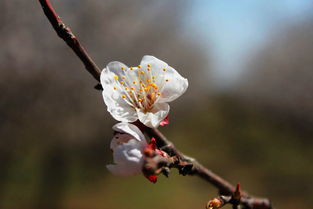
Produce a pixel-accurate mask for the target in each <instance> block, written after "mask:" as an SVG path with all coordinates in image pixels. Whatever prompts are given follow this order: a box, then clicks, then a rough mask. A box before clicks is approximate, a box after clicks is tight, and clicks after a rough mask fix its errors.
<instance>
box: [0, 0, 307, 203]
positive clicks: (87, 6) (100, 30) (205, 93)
mask: <svg viewBox="0 0 313 209" xmlns="http://www.w3.org/2000/svg"><path fill="white" fill-rule="evenodd" d="M51 2H52V4H53V5H54V7H55V8H56V10H57V11H58V13H59V15H60V16H61V17H62V18H63V20H64V22H65V23H66V24H67V25H68V26H70V27H71V29H72V31H73V32H74V33H75V34H76V35H77V36H78V37H79V39H80V41H81V43H82V44H83V45H84V46H85V48H86V49H87V50H88V52H89V53H90V55H91V56H92V57H93V58H94V60H95V61H96V63H97V64H98V65H99V66H100V67H101V68H103V67H105V66H106V64H107V63H108V62H110V61H112V60H119V61H122V62H124V63H126V64H128V65H137V64H138V63H139V62H140V60H141V57H142V56H143V55H145V54H151V55H154V56H156V57H158V58H160V59H162V60H164V61H166V62H167V63H169V64H170V65H171V66H173V67H174V68H176V69H177V70H178V71H179V72H180V73H181V74H182V75H183V76H184V77H186V78H188V80H189V84H190V87H189V88H188V90H187V92H186V94H185V95H184V96H182V97H180V98H179V99H178V100H176V101H174V102H173V103H172V104H171V112H170V122H171V123H170V125H168V126H166V127H161V128H160V129H161V131H163V132H164V134H165V135H166V136H167V137H168V138H169V139H170V140H171V141H173V142H174V143H175V144H176V146H177V147H178V148H179V149H180V150H182V151H183V152H185V153H186V154H188V155H191V156H193V157H195V158H197V159H198V160H199V161H200V162H202V163H203V164H204V165H205V166H207V167H208V168H210V169H212V170H213V171H215V172H216V173H218V174H220V175H221V176H223V177H224V178H226V179H227V180H229V181H230V182H232V183H237V182H240V183H241V185H242V187H243V189H245V190H247V191H249V192H250V193H252V194H254V195H259V196H265V197H268V198H270V199H271V200H272V202H273V204H274V206H275V207H276V208H285V209H289V208H290V209H291V208H310V207H311V208H312V204H313V166H312V158H313V141H312V137H313V129H312V127H313V93H312V92H313V57H312V56H313V12H312V11H313V2H312V1H311V0H277V1H262V0H252V1H251V0H237V1H227V0H210V1H200V0H194V1H187V0H185V1H183V0H175V1H174V0H171V1H169V0H168V1H165V0H158V1H146V0H132V1H121V0H102V1H98V0H84V1H77V0H62V1H61V0H51ZM94 85H96V82H95V81H94V80H93V78H92V77H91V76H90V75H89V74H88V73H87V72H86V71H85V70H84V68H83V65H82V63H81V62H80V60H79V59H78V58H77V57H76V56H75V55H74V54H73V52H72V51H71V50H70V49H69V48H68V47H67V45H66V44H65V43H64V42H63V41H62V40H60V39H59V38H58V37H57V35H56V34H55V32H54V31H53V29H52V27H51V25H50V24H49V23H48V20H47V19H46V17H45V16H44V15H43V12H42V10H41V8H40V5H39V2H38V1H19V0H1V1H0V91H1V99H0V208H3V209H43V208H44V209H107V208H110V209H111V208H113V209H114V208H123V209H144V208H150V209H154V208H163V209H173V208H179V209H191V208H194V209H199V208H200V209H201V208H204V206H205V203H206V201H208V200H209V199H211V198H212V197H214V196H215V195H216V192H217V190H216V189H215V188H214V187H212V186H211V185H210V184H207V183H206V182H203V181H202V180H200V179H198V178H196V177H182V176H179V175H178V174H177V172H176V171H173V172H172V174H171V175H170V177H169V179H166V178H165V177H160V178H159V181H158V183H157V184H155V185H153V184H151V183H150V182H148V181H147V180H146V179H145V178H144V177H142V176H136V177H130V178H121V177H117V176H113V175H112V174H111V173H109V172H108V171H107V170H106V168H105V165H106V164H108V163H110V162H112V155H111V152H110V150H109V143H110V140H111V138H112V130H111V127H112V125H114V124H115V123H116V121H114V120H113V119H112V118H111V116H110V115H109V114H108V112H106V107H105V105H104V103H103V100H102V96H101V92H99V91H96V90H95V89H93V86H94Z"/></svg>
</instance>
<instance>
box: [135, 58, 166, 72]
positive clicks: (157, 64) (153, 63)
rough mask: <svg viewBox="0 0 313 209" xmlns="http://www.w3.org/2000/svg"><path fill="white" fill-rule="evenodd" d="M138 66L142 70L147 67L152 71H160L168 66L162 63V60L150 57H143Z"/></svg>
mask: <svg viewBox="0 0 313 209" xmlns="http://www.w3.org/2000/svg"><path fill="white" fill-rule="evenodd" d="M140 65H141V66H142V67H144V68H146V67H147V66H148V65H149V66H150V67H151V69H152V71H157V70H161V69H163V68H166V67H167V66H168V65H167V63H166V62H163V61H162V60H159V59H158V58H156V57H154V56H151V55H145V56H143V58H142V59H141V62H140Z"/></svg>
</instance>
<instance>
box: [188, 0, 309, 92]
mask: <svg viewBox="0 0 313 209" xmlns="http://www.w3.org/2000/svg"><path fill="white" fill-rule="evenodd" d="M193 2H194V3H193V6H192V8H191V12H190V13H189V14H188V15H187V16H186V21H187V27H188V28H190V27H191V28H193V29H192V30H190V29H188V31H193V32H194V33H195V34H196V35H199V37H201V38H202V39H203V43H204V45H207V48H208V49H209V50H210V53H211V56H212V57H213V63H211V64H213V66H214V70H215V71H214V76H215V78H216V79H215V80H216V81H217V83H218V84H219V85H222V86H228V85H231V84H232V83H234V81H236V80H237V79H238V78H239V77H240V73H244V72H245V70H248V69H244V65H245V63H247V61H248V60H249V58H250V56H249V55H250V54H253V53H254V52H255V51H256V50H257V49H258V47H260V46H262V44H264V43H266V41H267V40H268V39H269V38H270V37H271V36H272V35H274V34H277V33H278V32H279V30H282V29H283V28H284V27H286V26H287V25H288V24H291V23H292V24H296V23H297V22H301V21H303V20H304V19H305V18H307V17H308V16H310V15H312V14H313V1H312V0H236V1H233V0H193ZM211 61H212V59H211Z"/></svg>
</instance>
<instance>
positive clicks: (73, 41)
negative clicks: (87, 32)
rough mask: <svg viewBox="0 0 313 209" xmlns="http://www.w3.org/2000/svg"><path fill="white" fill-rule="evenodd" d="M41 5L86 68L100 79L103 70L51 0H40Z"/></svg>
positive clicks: (61, 36) (60, 35)
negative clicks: (66, 23) (60, 15)
mask: <svg viewBox="0 0 313 209" xmlns="http://www.w3.org/2000/svg"><path fill="white" fill-rule="evenodd" d="M39 2H40V4H41V7H42V9H43V11H44V13H45V15H46V16H47V18H48V20H49V21H50V23H51V25H52V26H53V28H54V30H55V31H56V33H57V34H58V36H59V37H60V38H62V39H63V40H64V41H65V42H66V43H67V45H68V46H69V47H71V49H72V50H73V51H74V52H75V54H76V55H77V56H78V57H79V58H80V60H81V61H82V62H83V63H84V65H85V68H86V70H87V71H88V72H89V73H90V74H91V75H92V76H93V77H94V78H95V79H96V80H97V81H100V73H101V70H100V69H99V67H98V66H97V65H96V63H95V62H94V61H93V60H92V59H91V57H90V56H89V55H88V53H87V51H86V50H85V49H84V47H83V46H82V45H81V44H80V43H79V41H78V39H77V37H76V36H75V35H74V34H73V33H72V31H71V29H70V28H69V27H67V26H66V25H65V24H64V23H63V22H62V20H61V18H60V17H59V16H58V15H57V13H56V12H55V10H54V9H53V7H52V5H51V3H50V1H49V0H39Z"/></svg>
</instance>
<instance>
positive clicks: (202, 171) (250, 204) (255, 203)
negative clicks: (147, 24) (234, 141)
mask: <svg viewBox="0 0 313 209" xmlns="http://www.w3.org/2000/svg"><path fill="white" fill-rule="evenodd" d="M146 133H147V134H148V135H149V136H150V137H154V138H155V139H156V140H157V145H158V147H160V148H161V149H162V150H163V151H165V152H167V153H168V154H169V155H170V156H177V157H178V158H179V159H180V160H181V161H183V162H187V163H188V165H190V163H191V164H192V168H191V169H190V170H189V172H187V173H185V174H187V175H195V176H199V177H200V178H202V179H204V180H206V181H208V182H209V183H211V184H212V185H213V186H215V187H216V188H217V189H218V190H219V193H220V195H223V196H224V195H226V196H232V195H234V193H235V192H236V187H234V186H233V185H231V184H230V183H229V182H228V181H226V180H225V179H223V178H221V177H220V176H218V175H217V174H215V173H214V172H212V171H210V170H209V169H207V168H205V167H204V166H203V165H201V164H200V163H199V162H198V161H196V160H195V159H193V158H190V157H188V156H186V155H184V154H183V153H182V152H180V151H179V150H177V149H176V148H175V146H174V144H173V143H172V142H170V141H169V140H167V139H166V137H165V136H164V135H163V134H162V133H161V132H160V131H159V130H158V129H152V128H147V129H146ZM173 167H175V166H173ZM241 197H242V200H243V202H242V205H243V206H245V208H246V209H271V208H272V206H271V203H270V201H269V200H268V199H265V198H258V197H253V196H251V195H249V194H248V193H246V192H241Z"/></svg>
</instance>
